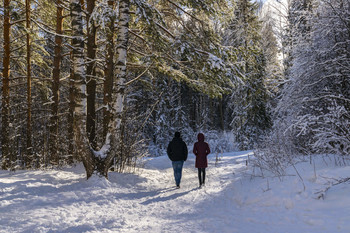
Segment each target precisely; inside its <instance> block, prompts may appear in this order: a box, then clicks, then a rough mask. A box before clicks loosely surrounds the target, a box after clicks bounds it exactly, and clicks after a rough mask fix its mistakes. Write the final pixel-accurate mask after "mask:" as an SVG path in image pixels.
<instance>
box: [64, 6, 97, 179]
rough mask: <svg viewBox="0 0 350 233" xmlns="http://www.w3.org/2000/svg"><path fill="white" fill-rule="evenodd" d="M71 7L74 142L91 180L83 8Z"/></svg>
mask: <svg viewBox="0 0 350 233" xmlns="http://www.w3.org/2000/svg"><path fill="white" fill-rule="evenodd" d="M70 7H71V17H72V30H73V40H72V45H73V58H72V64H73V73H74V103H75V105H74V137H75V139H74V141H75V145H76V150H77V153H78V155H79V156H80V158H81V160H82V161H83V164H84V167H85V170H86V175H87V178H89V177H90V176H91V175H92V174H93V172H94V168H95V164H94V159H93V156H92V155H93V154H92V152H91V150H90V147H89V140H88V138H87V135H86V109H87V108H86V74H85V62H84V34H83V17H82V7H81V4H80V1H79V0H71V2H70Z"/></svg>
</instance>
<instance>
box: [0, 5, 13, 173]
mask: <svg viewBox="0 0 350 233" xmlns="http://www.w3.org/2000/svg"><path fill="white" fill-rule="evenodd" d="M10 30H11V24H10V0H4V57H3V66H4V68H3V72H2V74H3V79H2V106H1V109H2V111H1V114H2V122H1V123H2V132H1V135H2V138H1V153H2V160H3V161H2V168H3V169H7V168H9V167H11V162H13V161H14V159H15V158H13V157H12V156H11V155H10V150H9V144H10V136H9V131H10V122H9V113H10V56H11V51H10V33H11V31H10Z"/></svg>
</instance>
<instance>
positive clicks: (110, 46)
mask: <svg viewBox="0 0 350 233" xmlns="http://www.w3.org/2000/svg"><path fill="white" fill-rule="evenodd" d="M108 6H109V7H110V8H111V9H112V10H113V7H114V1H108ZM114 21H115V18H114V16H111V17H110V25H109V31H108V34H107V61H106V69H105V74H106V75H105V80H104V83H103V105H104V108H103V140H106V136H107V133H108V125H109V122H110V120H111V102H112V90H113V78H114V36H113V35H114Z"/></svg>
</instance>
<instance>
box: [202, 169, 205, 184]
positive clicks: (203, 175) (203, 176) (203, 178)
mask: <svg viewBox="0 0 350 233" xmlns="http://www.w3.org/2000/svg"><path fill="white" fill-rule="evenodd" d="M202 184H203V185H204V184H205V168H202Z"/></svg>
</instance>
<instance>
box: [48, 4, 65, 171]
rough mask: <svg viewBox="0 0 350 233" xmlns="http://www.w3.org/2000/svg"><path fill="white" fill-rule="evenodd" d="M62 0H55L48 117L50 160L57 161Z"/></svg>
mask: <svg viewBox="0 0 350 233" xmlns="http://www.w3.org/2000/svg"><path fill="white" fill-rule="evenodd" d="M62 4H63V3H62V1H61V0H57V10H56V35H55V51H54V53H55V55H54V59H53V72H52V100H53V103H52V105H51V119H50V140H49V150H50V157H51V162H53V163H54V164H56V165H57V164H58V163H59V156H58V152H57V141H58V105H59V101H60V99H59V86H60V68H61V60H62V54H61V52H62V36H61V35H62V29H63V7H62Z"/></svg>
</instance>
